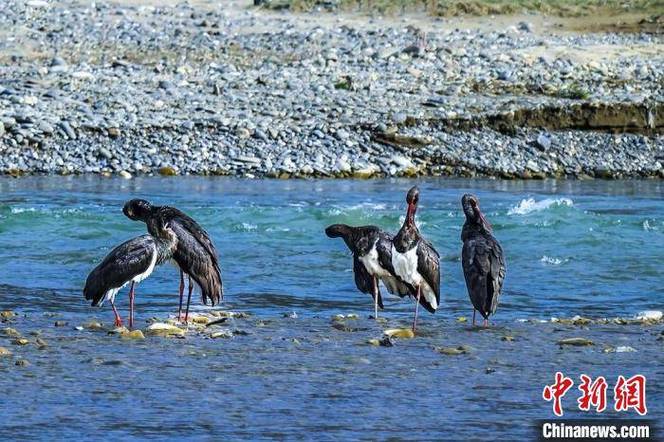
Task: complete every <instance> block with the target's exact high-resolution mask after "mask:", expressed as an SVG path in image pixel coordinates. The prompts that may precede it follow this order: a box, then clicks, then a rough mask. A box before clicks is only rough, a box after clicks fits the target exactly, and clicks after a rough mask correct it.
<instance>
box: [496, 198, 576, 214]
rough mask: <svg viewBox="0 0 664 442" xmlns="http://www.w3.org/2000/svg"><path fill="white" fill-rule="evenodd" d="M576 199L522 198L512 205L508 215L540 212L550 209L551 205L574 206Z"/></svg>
mask: <svg viewBox="0 0 664 442" xmlns="http://www.w3.org/2000/svg"><path fill="white" fill-rule="evenodd" d="M573 205H574V201H572V200H571V199H569V198H545V199H543V200H541V201H535V199H534V198H526V199H522V200H521V202H520V203H519V204H518V205H516V206H515V207H512V208H511V209H510V210H509V211H508V212H507V214H508V215H527V214H529V213H532V212H540V211H542V210H546V209H549V208H551V207H560V206H566V207H572V206H573Z"/></svg>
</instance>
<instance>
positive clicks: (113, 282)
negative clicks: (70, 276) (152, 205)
mask: <svg viewBox="0 0 664 442" xmlns="http://www.w3.org/2000/svg"><path fill="white" fill-rule="evenodd" d="M156 253H157V249H156V246H155V240H154V238H153V237H152V236H151V235H141V236H138V237H136V238H133V239H130V240H129V241H126V242H124V243H122V244H120V245H119V246H117V247H116V248H114V249H113V250H111V252H110V253H109V254H108V255H107V256H106V257H105V258H104V260H103V261H102V262H101V263H100V264H99V265H98V266H97V267H95V268H94V269H93V270H92V271H91V272H90V274H89V275H88V279H87V280H86V281H85V288H84V289H83V294H84V295H85V299H87V300H88V301H90V300H91V301H92V305H93V306H96V305H98V304H99V302H100V301H102V299H103V298H104V295H105V294H106V292H108V291H109V290H112V289H115V288H120V287H122V286H123V285H125V284H126V283H127V282H129V281H131V280H132V279H133V278H134V277H135V276H137V275H140V274H141V273H144V272H146V271H147V270H148V269H149V268H150V265H151V264H152V260H153V259H155V256H154V255H155V254H156Z"/></svg>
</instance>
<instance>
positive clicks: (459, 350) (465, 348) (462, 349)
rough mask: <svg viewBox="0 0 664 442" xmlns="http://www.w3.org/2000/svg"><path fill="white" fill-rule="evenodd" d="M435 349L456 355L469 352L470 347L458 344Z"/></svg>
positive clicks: (444, 353)
mask: <svg viewBox="0 0 664 442" xmlns="http://www.w3.org/2000/svg"><path fill="white" fill-rule="evenodd" d="M435 350H436V351H437V352H438V353H440V354H442V355H447V356H458V355H463V354H466V353H469V352H470V347H468V346H465V345H460V346H458V347H436V348H435Z"/></svg>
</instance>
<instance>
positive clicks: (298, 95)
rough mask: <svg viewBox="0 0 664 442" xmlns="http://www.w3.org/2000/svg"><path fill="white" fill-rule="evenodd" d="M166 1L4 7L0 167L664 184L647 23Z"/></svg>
mask: <svg viewBox="0 0 664 442" xmlns="http://www.w3.org/2000/svg"><path fill="white" fill-rule="evenodd" d="M162 4H164V3H163V2H162ZM165 4H166V5H165V6H150V5H149V2H148V1H133V2H131V1H128V0H123V1H120V2H110V1H109V2H106V1H100V2H95V3H93V4H91V3H89V2H77V1H71V2H70V1H67V2H63V1H42V0H32V1H27V2H25V1H14V0H8V1H6V2H3V3H2V5H0V29H1V30H0V34H1V35H2V37H3V38H2V39H1V40H0V172H2V173H5V174H12V175H22V174H33V173H45V174H74V173H99V174H121V175H122V176H125V177H130V176H132V175H135V174H156V173H161V174H165V175H175V174H220V175H238V176H249V177H259V176H270V177H280V178H287V177H298V176H323V177H328V176H329V177H346V176H354V177H371V176H416V175H452V176H473V175H490V176H499V177H505V178H543V177H549V176H556V177H660V178H662V177H664V167H663V166H664V136H663V134H664V104H663V103H664V88H663V87H662V84H663V82H664V35H663V34H662V32H656V31H655V32H653V31H652V27H650V28H648V29H649V30H648V32H636V33H594V34H591V33H578V32H575V33H566V32H565V33H563V32H553V31H552V30H551V29H549V28H547V27H546V26H544V24H541V23H542V21H541V20H539V22H538V24H537V25H533V23H531V22H529V21H523V20H521V21H514V23H510V22H509V20H506V21H505V20H501V21H497V22H496V23H497V24H495V26H487V25H484V26H468V27H464V26H462V25H459V23H457V22H455V23H454V24H452V23H451V22H449V21H446V20H433V19H429V18H421V17H412V18H407V19H397V18H394V19H369V18H366V17H358V16H343V15H331V14H323V15H321V14H318V15H295V14H277V13H274V12H267V11H263V10H260V9H254V8H252V7H251V6H250V5H249V3H246V4H245V3H240V4H236V3H228V4H223V5H219V4H218V2H211V1H205V0H201V1H194V2H192V3H190V4H179V5H178V4H176V3H175V2H165Z"/></svg>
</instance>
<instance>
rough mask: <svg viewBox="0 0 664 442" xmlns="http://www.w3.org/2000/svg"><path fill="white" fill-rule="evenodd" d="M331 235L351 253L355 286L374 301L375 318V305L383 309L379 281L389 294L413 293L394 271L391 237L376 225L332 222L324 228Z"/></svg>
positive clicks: (376, 314)
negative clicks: (353, 225) (349, 224)
mask: <svg viewBox="0 0 664 442" xmlns="http://www.w3.org/2000/svg"><path fill="white" fill-rule="evenodd" d="M325 234H326V235H327V236H328V237H330V238H339V237H341V238H342V239H343V240H344V242H345V243H346V246H348V248H349V249H350V251H351V252H352V253H353V273H354V274H355V285H356V286H357V289H358V290H359V291H361V292H362V293H367V294H370V295H371V296H372V297H373V300H374V319H378V307H380V308H381V310H382V309H383V299H382V297H381V295H380V288H379V286H378V285H379V284H378V280H381V281H382V282H383V284H385V287H387V290H388V291H389V292H390V293H392V294H398V295H399V296H405V295H407V294H409V293H411V294H412V293H413V289H412V287H408V286H407V285H406V284H405V283H404V282H403V281H401V280H400V279H399V277H398V276H397V275H396V274H395V273H394V268H393V267H392V237H391V236H390V234H389V233H387V232H384V231H383V230H381V229H379V228H378V227H376V226H360V227H352V226H348V225H346V224H332V225H331V226H329V227H327V228H326V229H325Z"/></svg>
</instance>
